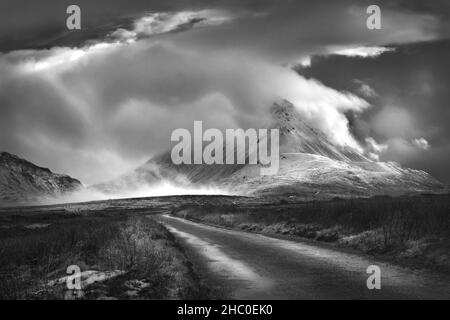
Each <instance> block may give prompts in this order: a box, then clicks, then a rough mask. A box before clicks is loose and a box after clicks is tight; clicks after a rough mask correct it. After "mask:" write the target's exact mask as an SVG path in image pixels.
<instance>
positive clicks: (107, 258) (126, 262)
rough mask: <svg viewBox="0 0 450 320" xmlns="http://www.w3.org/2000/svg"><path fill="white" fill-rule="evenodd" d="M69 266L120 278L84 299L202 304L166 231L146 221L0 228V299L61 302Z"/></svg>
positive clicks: (202, 292) (87, 220)
mask: <svg viewBox="0 0 450 320" xmlns="http://www.w3.org/2000/svg"><path fill="white" fill-rule="evenodd" d="M69 265H78V266H80V268H81V270H82V271H87V270H97V271H112V270H122V271H124V274H122V275H120V276H118V277H115V278H113V279H109V280H107V281H104V282H101V283H95V284H92V285H90V286H89V287H87V288H84V289H83V292H84V298H88V299H98V298H117V299H130V298H133V299H180V298H185V299H189V298H207V297H208V294H209V292H207V290H206V289H205V288H204V287H203V286H202V285H200V284H199V283H200V282H199V281H198V279H197V277H196V275H195V274H194V273H193V271H192V268H191V266H190V263H189V261H188V260H187V259H186V257H185V255H184V254H183V252H182V251H181V250H180V248H179V247H178V245H177V244H176V242H175V240H174V239H173V238H172V236H171V235H170V233H168V231H167V230H165V228H164V227H163V226H161V225H159V224H157V223H156V222H155V221H153V220H152V219H150V218H147V217H142V216H141V217H138V216H130V217H125V216H117V217H74V218H71V219H62V220H57V221H54V223H51V224H50V225H48V226H44V227H42V228H35V229H29V228H26V225H23V224H21V225H14V224H9V225H7V226H5V225H3V227H2V228H0V299H63V298H64V296H65V294H66V291H67V290H66V288H65V285H64V284H61V285H56V286H49V285H48V282H49V281H50V280H55V279H58V278H60V277H63V276H65V275H66V274H65V271H66V268H67V267H68V266H69Z"/></svg>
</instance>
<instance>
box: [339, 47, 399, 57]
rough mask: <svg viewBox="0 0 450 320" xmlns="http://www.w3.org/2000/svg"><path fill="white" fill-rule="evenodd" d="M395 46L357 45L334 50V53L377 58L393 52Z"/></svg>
mask: <svg viewBox="0 0 450 320" xmlns="http://www.w3.org/2000/svg"><path fill="white" fill-rule="evenodd" d="M393 51H395V49H394V48H388V47H357V48H346V49H340V50H336V51H333V52H332V54H336V55H340V56H348V57H360V58H375V57H378V56H379V55H382V54H383V53H386V52H393Z"/></svg>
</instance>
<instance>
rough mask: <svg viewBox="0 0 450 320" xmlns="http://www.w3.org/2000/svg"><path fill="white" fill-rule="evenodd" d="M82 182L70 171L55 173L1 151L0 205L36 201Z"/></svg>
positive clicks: (72, 188) (65, 190) (70, 188)
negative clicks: (64, 173)
mask: <svg viewBox="0 0 450 320" xmlns="http://www.w3.org/2000/svg"><path fill="white" fill-rule="evenodd" d="M81 186H82V185H81V183H80V181H78V180H76V179H74V178H71V177H69V176H67V175H62V174H56V173H53V172H51V171H50V170H49V169H47V168H41V167H38V166H36V165H34V164H33V163H31V162H28V161H26V160H24V159H21V158H19V157H18V156H15V155H12V154H10V153H7V152H1V153H0V205H9V204H22V203H27V202H34V201H38V200H39V199H41V198H42V197H46V196H57V195H60V194H62V193H66V192H70V191H74V190H76V189H78V188H80V187H81Z"/></svg>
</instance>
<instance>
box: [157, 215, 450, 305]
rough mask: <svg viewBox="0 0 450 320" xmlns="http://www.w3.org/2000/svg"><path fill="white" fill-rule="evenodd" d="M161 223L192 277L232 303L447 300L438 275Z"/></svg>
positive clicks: (449, 294) (169, 220)
mask: <svg viewBox="0 0 450 320" xmlns="http://www.w3.org/2000/svg"><path fill="white" fill-rule="evenodd" d="M160 219H161V222H162V223H163V224H164V225H165V226H166V227H167V228H168V229H169V231H171V232H172V233H173V234H174V235H175V236H176V237H177V238H178V239H179V241H180V243H181V244H182V246H184V248H185V250H186V252H187V253H188V255H189V257H190V259H191V260H192V261H193V263H194V266H195V268H196V271H197V272H199V273H201V274H202V275H203V276H204V277H205V278H206V279H207V281H209V282H210V284H211V285H213V286H215V287H218V288H221V290H223V291H224V292H225V293H226V295H227V297H229V298H232V299H289V300H290V299H450V278H449V277H444V276H442V275H439V276H437V275H434V274H430V273H425V272H424V271H412V270H409V269H406V268H401V267H397V266H393V265H390V264H387V263H383V262H379V261H375V260H371V259H370V258H367V257H362V256H359V255H356V254H350V253H343V252H340V251H337V250H333V249H327V248H322V247H319V246H315V245H311V244H309V243H303V242H296V241H288V240H281V239H276V238H272V237H267V236H264V235H260V234H253V233H247V232H241V231H234V230H228V229H222V228H216V227H211V226H207V225H203V224H198V223H193V222H191V221H187V220H183V219H180V218H176V217H171V216H168V215H163V216H161V217H160ZM372 265H376V266H378V267H379V268H380V269H379V270H380V272H381V289H380V290H377V289H374V290H369V289H368V287H367V279H368V277H369V276H370V275H369V274H367V268H368V267H369V266H372Z"/></svg>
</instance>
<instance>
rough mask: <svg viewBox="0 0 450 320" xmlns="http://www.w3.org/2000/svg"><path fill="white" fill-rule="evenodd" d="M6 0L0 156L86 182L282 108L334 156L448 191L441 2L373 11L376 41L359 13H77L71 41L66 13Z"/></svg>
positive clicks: (276, 9)
mask: <svg viewBox="0 0 450 320" xmlns="http://www.w3.org/2000/svg"><path fill="white" fill-rule="evenodd" d="M21 2H22V1H9V0H7V1H2V4H1V5H0V12H1V13H0V30H1V31H0V50H2V53H1V54H0V115H1V116H0V150H4V151H8V152H11V153H15V154H18V155H20V156H22V157H24V158H26V159H28V160H30V161H32V162H34V163H36V164H39V165H43V166H46V167H49V168H51V169H52V170H53V171H56V172H63V173H67V174H69V175H71V176H74V177H76V178H78V179H80V180H82V181H83V182H84V183H86V184H93V183H98V182H102V181H106V180H109V179H112V178H114V177H117V176H119V175H121V174H123V173H126V172H128V171H130V170H132V169H134V168H135V167H136V166H138V165H140V164H141V163H143V162H145V161H146V160H148V159H149V158H150V157H151V156H153V155H156V154H157V153H160V152H163V151H165V150H167V149H168V148H169V146H170V135H171V132H172V131H173V130H174V129H176V128H188V129H190V128H192V125H193V122H194V120H203V121H204V124H205V127H214V128H219V129H225V128H238V127H243V128H249V127H253V128H264V127H265V126H267V125H268V124H269V123H270V118H269V116H268V115H269V113H268V109H269V107H270V106H271V103H272V102H273V101H274V100H275V99H277V98H278V97H282V98H286V99H288V100H290V101H291V102H293V103H294V104H296V106H297V107H298V108H299V111H300V112H301V114H302V115H303V116H304V118H305V119H306V120H307V121H308V122H310V123H311V124H312V125H314V126H316V127H318V128H320V129H322V130H323V131H324V132H325V133H326V134H327V136H328V137H329V138H330V139H331V140H332V141H333V142H335V143H336V144H339V145H346V146H350V147H352V148H355V149H357V150H360V151H361V152H366V153H370V154H371V156H373V157H374V158H381V159H382V160H386V161H389V160H395V161H400V162H402V163H404V164H408V165H412V166H414V167H418V168H419V169H425V170H428V171H431V172H432V173H433V174H435V176H437V178H440V179H442V180H444V181H450V177H449V176H448V174H447V173H446V171H447V170H446V168H445V167H444V165H443V164H444V163H447V162H448V159H449V158H450V147H449V143H448V141H449V140H448V138H449V134H450V132H449V131H448V130H447V129H446V128H447V126H446V123H447V122H448V121H447V120H448V119H449V114H448V111H447V109H448V107H447V108H445V107H446V106H447V102H446V101H443V100H441V99H444V98H446V97H447V96H445V95H444V92H445V91H446V90H445V89H446V88H447V87H448V85H449V82H448V81H449V79H448V77H445V76H443V71H442V70H445V68H441V69H439V68H437V67H436V66H437V65H439V64H440V65H441V66H447V67H448V63H447V62H446V60H447V58H446V57H448V55H446V54H445V53H448V42H446V41H442V39H446V38H447V37H448V35H449V30H450V29H449V22H448V21H450V20H449V19H448V17H449V10H448V5H447V4H446V3H445V2H444V1H435V2H433V4H423V3H422V2H418V1H389V4H388V2H383V1H381V2H379V5H380V6H381V8H382V26H383V29H382V30H379V31H371V30H368V29H367V28H366V18H367V14H366V8H367V6H368V5H369V4H372V3H369V2H366V1H349V0H348V1H347V0H346V1H339V2H336V1H334V2H331V1H326V2H325V1H314V2H312V1H267V0H263V1H237V0H236V1H170V4H169V3H168V2H167V1H166V2H162V1H132V2H125V1H118V0H114V1H95V2H94V1H78V5H79V6H80V7H81V9H82V26H83V27H82V30H81V31H68V30H65V19H66V17H67V15H66V14H65V9H66V7H67V5H69V4H72V3H66V2H65V1H58V4H57V5H56V4H55V3H56V1H49V0H44V1H39V3H38V2H36V3H34V2H32V3H29V2H27V3H26V4H24V3H21ZM20 5H23V6H22V7H20ZM23 8H25V9H23ZM425 41H426V42H427V43H428V44H433V45H428V46H426V45H422V46H420V45H419V44H420V43H423V42H425ZM362 47H366V48H362ZM411 48H413V49H414V48H417V49H414V50H416V51H414V50H413V49H411ZM411 50H412V51H411ZM417 50H418V51H420V54H419V53H417ZM446 50H447V51H446ZM390 57H391V58H390ZM392 57H397V59H398V61H408V63H406V62H404V63H403V64H402V63H392V61H391V60H392V59H394V58H392ZM421 58H426V59H427V60H426V61H424V60H421ZM389 59H391V60H389ZM402 59H403V60H402ZM427 62H429V63H427ZM301 63H303V65H304V67H302V68H300V70H298V72H296V71H294V70H293V69H292V68H291V66H293V65H296V64H301ZM374 63H379V65H378V68H376V67H372V68H369V67H368V66H373V64H374ZM344 65H345V68H344V67H343V66H344ZM405 70H414V72H411V73H408V76H405V77H401V76H400V75H404V74H406V71H405ZM411 77H412V78H411ZM411 79H414V80H415V81H412V80H411ZM389 88H391V89H390V90H389ZM393 88H396V89H395V90H394V89H393ZM420 90H422V91H420ZM411 92H416V93H417V92H423V94H421V95H420V99H418V98H417V97H416V98H414V97H413V96H412V95H411ZM447 101H448V100H447ZM432 115H434V116H432ZM425 158H427V159H430V161H426V160H424V159H425Z"/></svg>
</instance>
